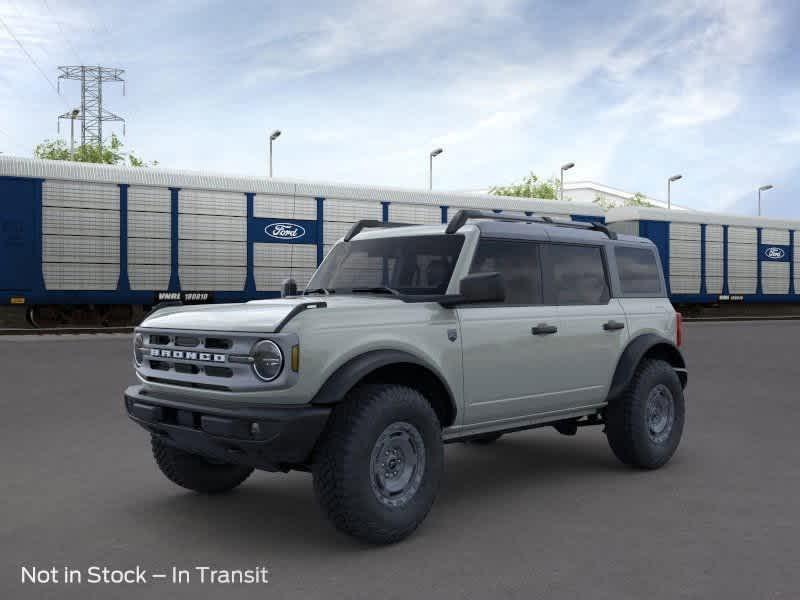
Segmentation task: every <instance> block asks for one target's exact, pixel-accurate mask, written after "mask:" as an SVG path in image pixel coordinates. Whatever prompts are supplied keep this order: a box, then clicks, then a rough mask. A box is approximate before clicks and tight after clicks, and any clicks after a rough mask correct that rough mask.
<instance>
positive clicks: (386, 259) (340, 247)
mask: <svg viewBox="0 0 800 600" xmlns="http://www.w3.org/2000/svg"><path fill="white" fill-rule="evenodd" d="M463 244H464V236H461V235H428V236H415V237H387V238H375V239H367V240H353V241H351V242H341V243H339V244H337V245H336V246H334V247H333V249H332V250H331V251H330V254H328V256H327V257H326V258H325V260H324V261H323V263H322V264H321V265H320V266H319V269H317V272H316V273H315V274H314V277H312V278H311V281H310V282H309V283H308V287H307V288H306V293H313V292H315V291H319V292H321V293H322V292H328V293H338V294H341V293H360V292H363V293H369V292H372V293H399V294H403V295H413V294H425V295H435V294H444V293H445V292H446V291H447V285H448V284H449V283H450V276H451V275H452V274H453V267H455V264H456V260H457V259H458V255H459V253H460V252H461V246H463Z"/></svg>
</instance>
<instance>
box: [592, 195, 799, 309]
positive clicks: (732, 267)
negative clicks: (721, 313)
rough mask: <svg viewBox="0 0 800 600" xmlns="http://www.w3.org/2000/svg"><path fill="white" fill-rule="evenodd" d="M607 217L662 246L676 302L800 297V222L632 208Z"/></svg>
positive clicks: (795, 299) (622, 228)
mask: <svg viewBox="0 0 800 600" xmlns="http://www.w3.org/2000/svg"><path fill="white" fill-rule="evenodd" d="M606 222H607V223H608V224H609V227H610V228H611V229H612V230H614V231H618V232H620V233H631V234H634V235H641V236H644V237H646V238H649V239H651V240H652V241H653V242H654V243H655V244H656V246H658V250H659V253H660V254H661V261H662V263H663V266H664V274H665V275H666V277H667V284H668V289H669V291H670V299H671V300H672V302H673V304H715V303H718V302H728V301H739V302H762V303H763V302H775V303H785V302H798V301H800V284H798V276H799V275H800V269H798V263H797V260H796V259H795V257H798V259H800V235H798V232H800V221H787V220H783V219H767V218H764V217H744V216H737V215H727V214H721V213H705V212H695V211H688V210H680V211H678V210H662V209H657V208H644V207H626V208H614V209H611V210H610V211H609V212H608V213H607V214H606Z"/></svg>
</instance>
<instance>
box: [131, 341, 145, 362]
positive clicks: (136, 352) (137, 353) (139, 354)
mask: <svg viewBox="0 0 800 600" xmlns="http://www.w3.org/2000/svg"><path fill="white" fill-rule="evenodd" d="M142 358H144V336H143V335H142V334H141V333H137V334H136V335H135V336H133V360H134V361H135V362H136V365H137V366H139V367H141V366H142Z"/></svg>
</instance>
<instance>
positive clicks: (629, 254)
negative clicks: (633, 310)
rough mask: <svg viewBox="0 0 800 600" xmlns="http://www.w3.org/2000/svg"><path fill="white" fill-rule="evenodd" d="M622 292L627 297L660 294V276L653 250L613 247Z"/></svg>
mask: <svg viewBox="0 0 800 600" xmlns="http://www.w3.org/2000/svg"><path fill="white" fill-rule="evenodd" d="M614 254H615V255H616V257H617V270H618V271H619V281H620V284H621V285H622V294H623V295H624V296H628V297H636V296H645V297H647V296H657V295H661V293H662V290H661V276H660V273H659V270H660V269H659V266H658V261H657V260H656V255H655V252H653V251H652V250H651V249H649V248H626V247H624V246H617V247H616V248H614Z"/></svg>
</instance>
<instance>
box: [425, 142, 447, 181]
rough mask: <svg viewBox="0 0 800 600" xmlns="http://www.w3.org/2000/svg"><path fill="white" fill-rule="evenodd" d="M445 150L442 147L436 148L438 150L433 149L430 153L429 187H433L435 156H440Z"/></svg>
mask: <svg viewBox="0 0 800 600" xmlns="http://www.w3.org/2000/svg"><path fill="white" fill-rule="evenodd" d="M442 152H444V150H442V149H441V148H436V150H431V153H430V155H429V156H428V189H429V190H432V189H433V157H434V156H439V155H440V154H441V153H442Z"/></svg>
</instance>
